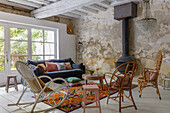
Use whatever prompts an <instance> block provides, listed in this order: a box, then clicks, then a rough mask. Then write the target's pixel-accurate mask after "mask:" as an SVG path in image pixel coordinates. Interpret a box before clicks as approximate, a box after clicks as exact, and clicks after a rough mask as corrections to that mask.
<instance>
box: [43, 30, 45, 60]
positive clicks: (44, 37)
mask: <svg viewBox="0 0 170 113" xmlns="http://www.w3.org/2000/svg"><path fill="white" fill-rule="evenodd" d="M44 33H45V32H44V29H43V59H44V60H45V34H44Z"/></svg>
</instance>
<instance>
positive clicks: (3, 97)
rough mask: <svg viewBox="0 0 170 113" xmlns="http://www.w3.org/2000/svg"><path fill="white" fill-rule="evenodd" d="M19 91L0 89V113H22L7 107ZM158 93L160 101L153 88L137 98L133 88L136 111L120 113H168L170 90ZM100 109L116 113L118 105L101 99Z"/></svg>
mask: <svg viewBox="0 0 170 113" xmlns="http://www.w3.org/2000/svg"><path fill="white" fill-rule="evenodd" d="M18 89H19V91H18V92H17V91H15V89H14V88H10V89H9V93H6V92H5V87H0V113H21V112H23V111H21V110H18V111H15V112H13V110H15V109H16V108H17V107H11V106H7V104H9V103H14V102H16V101H17V99H18V98H19V96H20V94H21V93H22V90H23V87H22V85H21V84H20V85H18ZM159 89H160V93H161V97H162V100H159V99H158V96H157V94H156V91H155V89H153V88H146V89H144V90H143V95H142V97H141V98H139V97H138V96H139V94H138V88H137V87H136V88H134V89H133V90H132V91H133V96H134V100H135V102H136V105H137V108H138V110H135V109H134V108H133V107H132V108H127V109H123V110H122V113H169V111H170V90H163V88H162V87H161V86H160V87H159ZM32 96H33V94H32V93H30V91H29V90H28V91H27V92H26V94H25V95H24V98H23V102H30V101H34V98H32ZM100 102H101V109H102V113H118V103H116V102H114V101H112V100H110V101H109V104H106V98H105V99H102V100H101V101H100ZM124 104H125V105H127V104H128V101H127V100H125V102H124ZM46 107H50V106H48V105H46V104H44V103H40V104H39V105H38V106H37V109H42V108H46ZM28 109H29V108H28ZM82 112H83V109H82V108H79V109H77V110H75V111H72V112H71V113H82ZM98 112H99V111H98V109H96V108H94V109H89V110H87V111H86V113H98ZM46 113H64V112H62V111H60V110H58V109H55V110H53V111H50V112H46Z"/></svg>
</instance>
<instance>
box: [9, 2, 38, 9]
mask: <svg viewBox="0 0 170 113" xmlns="http://www.w3.org/2000/svg"><path fill="white" fill-rule="evenodd" d="M8 1H10V2H14V3H19V4H23V5H26V6H31V7H35V8H40V7H41V5H39V4H36V3H33V2H29V1H25V0H8Z"/></svg>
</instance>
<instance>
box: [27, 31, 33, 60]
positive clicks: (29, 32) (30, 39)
mask: <svg viewBox="0 0 170 113" xmlns="http://www.w3.org/2000/svg"><path fill="white" fill-rule="evenodd" d="M28 59H32V32H31V28H28Z"/></svg>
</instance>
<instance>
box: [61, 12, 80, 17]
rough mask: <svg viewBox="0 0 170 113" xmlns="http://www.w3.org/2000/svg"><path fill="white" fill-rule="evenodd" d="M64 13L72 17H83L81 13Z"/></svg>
mask: <svg viewBox="0 0 170 113" xmlns="http://www.w3.org/2000/svg"><path fill="white" fill-rule="evenodd" d="M62 15H64V16H68V17H72V18H80V17H81V15H78V14H74V13H64V14H62Z"/></svg>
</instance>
